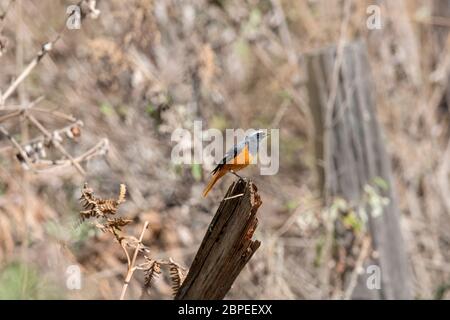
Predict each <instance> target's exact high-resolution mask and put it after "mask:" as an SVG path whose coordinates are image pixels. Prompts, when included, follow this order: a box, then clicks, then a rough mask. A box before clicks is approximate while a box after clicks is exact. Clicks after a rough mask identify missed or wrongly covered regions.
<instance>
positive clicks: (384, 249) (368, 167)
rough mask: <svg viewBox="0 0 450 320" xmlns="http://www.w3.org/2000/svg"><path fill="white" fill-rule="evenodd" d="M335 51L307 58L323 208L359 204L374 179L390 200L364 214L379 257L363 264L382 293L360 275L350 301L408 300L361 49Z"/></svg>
mask: <svg viewBox="0 0 450 320" xmlns="http://www.w3.org/2000/svg"><path fill="white" fill-rule="evenodd" d="M340 53H341V55H340V57H338V56H339V55H338V50H337V48H336V47H335V46H331V47H328V48H325V49H323V50H319V51H318V52H314V53H312V54H310V55H308V56H307V57H306V66H307V70H308V92H309V98H310V109H311V113H312V116H313V119H314V125H315V138H316V143H315V150H316V158H317V159H316V160H317V171H318V175H319V181H320V183H321V185H322V186H323V188H322V191H323V194H324V198H325V199H326V201H327V202H328V203H327V204H328V205H329V204H330V202H329V200H330V199H332V198H333V197H335V196H340V197H343V198H344V199H346V200H347V201H348V202H349V203H352V204H360V203H361V201H362V199H363V197H364V188H365V186H366V185H368V184H372V183H373V181H374V179H376V178H378V179H379V178H381V179H383V180H384V181H385V182H386V184H387V185H388V189H387V190H380V193H381V195H382V196H384V197H387V198H389V200H390V201H389V204H388V205H387V206H385V207H383V212H382V214H381V215H378V216H372V215H371V214H368V230H369V232H370V236H371V239H372V247H373V249H374V250H375V251H376V252H377V253H378V255H377V256H378V257H377V258H373V257H372V258H368V259H367V261H366V263H365V266H367V265H369V264H376V265H378V266H379V267H380V269H381V289H380V290H370V289H368V288H367V286H366V281H365V279H364V275H360V276H359V279H358V285H357V288H356V290H355V291H353V295H352V298H374V299H409V298H411V288H410V287H411V280H410V269H409V265H408V262H407V256H406V252H405V247H404V244H403V240H402V236H401V232H400V224H399V210H398V207H397V201H396V198H395V190H394V185H393V183H392V178H391V165H390V160H389V157H388V155H387V154H386V151H385V146H384V140H383V139H384V137H383V134H382V132H381V128H380V126H379V124H378V121H377V118H376V103H375V99H374V98H375V94H374V85H373V83H372V78H371V69H370V65H369V61H368V55H367V49H366V45H365V44H364V43H363V42H359V41H357V42H352V43H349V44H347V45H346V46H344V48H343V49H342V50H341V52H340ZM336 62H337V63H336ZM335 65H336V66H335ZM336 71H338V72H336ZM333 82H334V83H333ZM367 211H369V212H370V210H367ZM370 259H372V260H371V261H370Z"/></svg>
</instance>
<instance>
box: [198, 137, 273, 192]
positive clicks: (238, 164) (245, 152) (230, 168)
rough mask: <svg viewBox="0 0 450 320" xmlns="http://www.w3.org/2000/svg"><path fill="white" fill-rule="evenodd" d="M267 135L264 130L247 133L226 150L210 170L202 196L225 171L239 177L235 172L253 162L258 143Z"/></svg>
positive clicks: (256, 153)
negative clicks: (215, 165)
mask: <svg viewBox="0 0 450 320" xmlns="http://www.w3.org/2000/svg"><path fill="white" fill-rule="evenodd" d="M267 137H268V134H267V133H266V132H265V131H263V130H258V131H255V132H253V133H251V134H249V135H248V136H246V137H245V139H244V140H243V141H240V142H239V143H237V144H236V145H234V146H233V147H232V148H231V149H230V150H228V152H227V153H226V154H225V156H224V158H223V159H222V161H220V163H219V164H218V165H217V167H215V168H214V170H213V171H212V177H211V179H210V180H209V182H208V184H207V185H206V187H205V190H203V197H206V196H207V194H208V192H209V191H210V190H211V189H212V187H213V186H214V185H215V184H216V182H217V181H218V180H219V179H220V178H222V177H223V176H224V175H225V174H226V173H228V172H231V173H232V174H234V175H235V176H237V177H238V178H241V176H239V175H238V174H237V173H236V172H237V171H239V170H242V169H244V168H245V167H247V166H248V165H249V164H251V163H252V162H253V160H254V159H255V157H257V155H258V151H259V146H260V143H261V142H262V141H263V140H264V139H265V138H267Z"/></svg>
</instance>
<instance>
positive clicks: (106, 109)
mask: <svg viewBox="0 0 450 320" xmlns="http://www.w3.org/2000/svg"><path fill="white" fill-rule="evenodd" d="M100 111H101V113H103V114H104V115H105V116H110V115H112V114H113V112H114V109H113V107H112V106H111V105H110V104H109V103H107V102H104V103H102V105H101V106H100Z"/></svg>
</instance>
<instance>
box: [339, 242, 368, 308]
mask: <svg viewBox="0 0 450 320" xmlns="http://www.w3.org/2000/svg"><path fill="white" fill-rule="evenodd" d="M370 245H371V240H370V237H369V236H366V237H365V238H364V239H363V242H362V245H361V251H360V253H359V256H358V259H357V260H356V263H355V267H354V269H353V272H352V274H351V275H350V281H349V285H348V287H347V289H346V290H345V293H344V299H345V300H349V299H350V298H351V297H352V294H353V291H354V290H355V288H356V285H357V283H358V276H359V274H360V270H361V268H362V267H363V264H364V261H365V260H366V258H367V257H368V255H369V253H370V247H371V246H370Z"/></svg>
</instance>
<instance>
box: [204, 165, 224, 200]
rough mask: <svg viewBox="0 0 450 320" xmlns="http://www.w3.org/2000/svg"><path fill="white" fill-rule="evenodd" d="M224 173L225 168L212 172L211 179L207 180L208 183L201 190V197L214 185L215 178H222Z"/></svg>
mask: <svg viewBox="0 0 450 320" xmlns="http://www.w3.org/2000/svg"><path fill="white" fill-rule="evenodd" d="M225 173H226V171H225V170H219V171H217V172H216V173H214V175H213V176H212V177H211V179H210V180H209V182H208V184H207V185H206V187H205V190H203V197H206V195H207V194H208V192H209V191H210V190H211V189H212V187H214V185H215V184H216V182H217V180H219V179H220V178H222V177H223V176H224V174H225Z"/></svg>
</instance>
